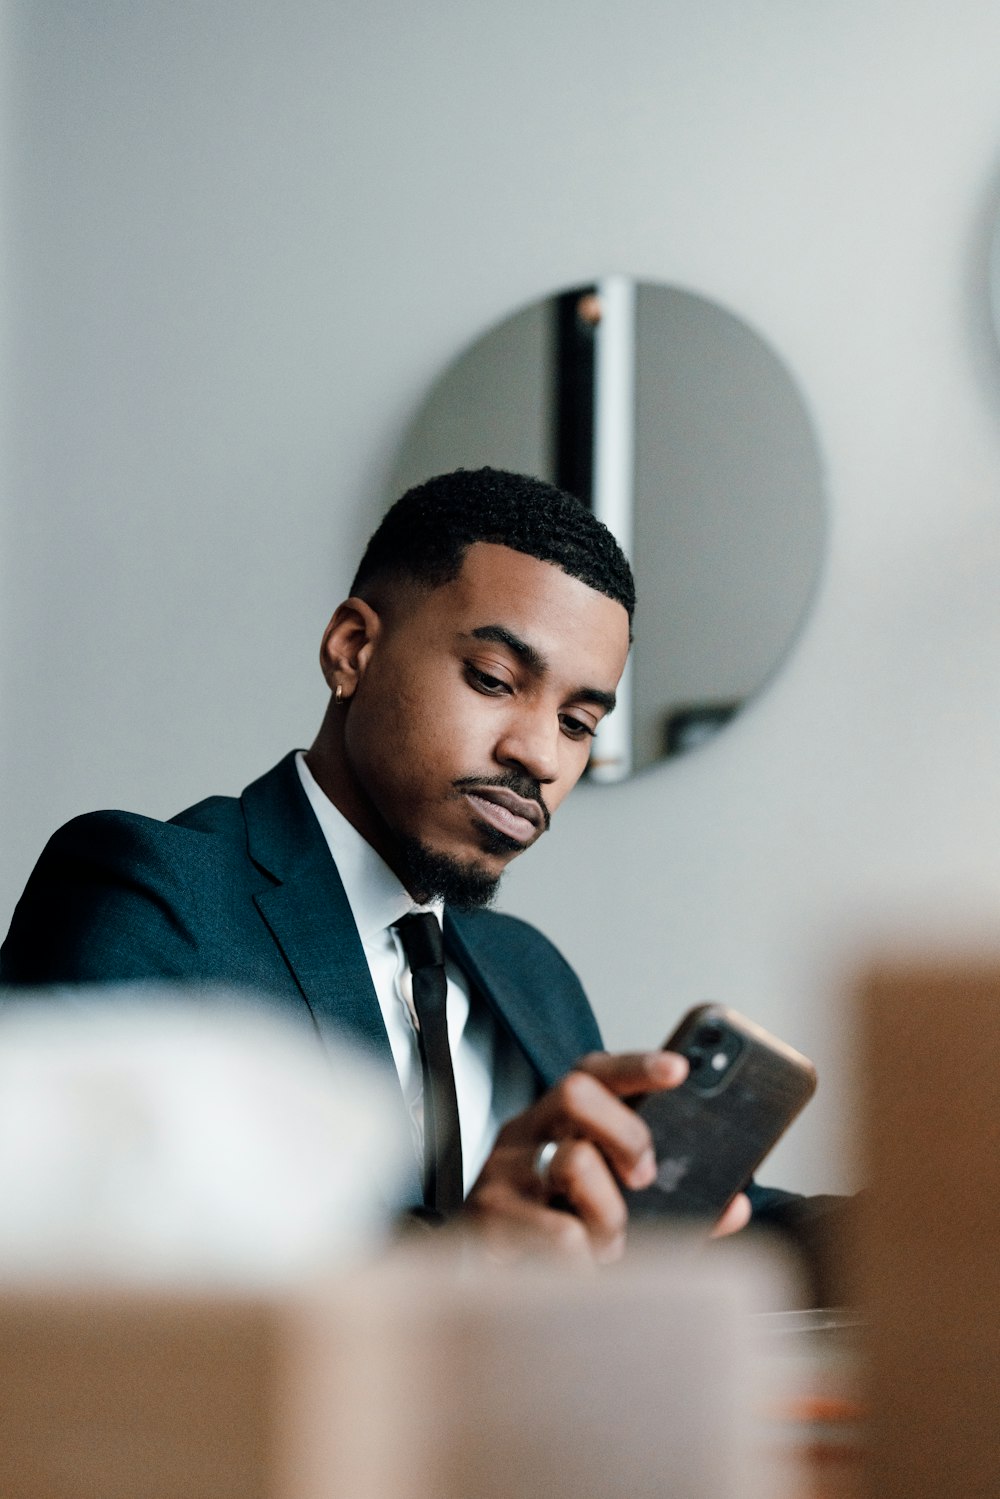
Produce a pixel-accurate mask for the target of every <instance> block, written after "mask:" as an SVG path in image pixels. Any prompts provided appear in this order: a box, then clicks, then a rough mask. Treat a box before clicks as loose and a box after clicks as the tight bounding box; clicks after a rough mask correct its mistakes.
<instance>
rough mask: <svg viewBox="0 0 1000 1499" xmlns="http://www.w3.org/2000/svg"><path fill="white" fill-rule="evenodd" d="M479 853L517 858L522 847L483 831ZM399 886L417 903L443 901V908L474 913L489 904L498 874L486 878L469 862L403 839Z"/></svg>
mask: <svg viewBox="0 0 1000 1499" xmlns="http://www.w3.org/2000/svg"><path fill="white" fill-rule="evenodd" d="M479 841H480V843H481V845H482V848H483V852H484V853H492V854H519V853H520V852H521V851H522V847H523V845H522V844H520V843H518V842H517V841H516V840H515V839H514V838H508V837H507V835H506V833H501V832H499V831H498V830H497V829H496V828H490V827H485V826H484V827H483V828H482V829H481V831H480V839H479ZM399 855H400V862H401V864H402V866H403V883H404V885H405V886H406V888H407V890H410V891H411V892H413V893H414V894H415V895H416V894H418V893H419V898H420V900H421V901H428V900H443V901H444V903H445V905H446V906H457V907H458V908H459V910H464V911H478V910H482V908H483V907H484V906H488V905H490V904H491V903H492V901H493V899H494V897H495V896H496V893H497V891H498V890H499V888H500V880H501V878H502V874H489V873H487V871H486V870H484V869H482V868H481V867H480V866H479V865H478V864H476V863H475V862H473V861H472V860H462V859H453V858H452V857H451V856H450V855H448V854H439V853H437V852H436V851H435V850H434V849H432V848H428V847H427V845H426V843H421V841H420V839H419V838H403V839H402V840H401V841H400V845H399Z"/></svg>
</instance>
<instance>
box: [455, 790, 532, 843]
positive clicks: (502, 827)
mask: <svg viewBox="0 0 1000 1499" xmlns="http://www.w3.org/2000/svg"><path fill="white" fill-rule="evenodd" d="M465 796H466V798H467V800H468V801H469V802H471V804H472V806H473V809H474V810H475V812H476V815H477V816H479V817H481V818H482V819H483V821H484V822H488V823H489V825H490V827H493V828H496V829H497V831H498V832H500V833H506V834H507V836H508V838H514V839H516V840H517V842H518V843H530V842H531V840H532V838H534V837H535V835H536V834H537V833H540V832H541V831H542V829H543V828H544V826H545V819H544V818H543V816H542V809H541V807H540V806H539V805H538V803H537V802H533V801H529V800H528V799H527V797H524V796H518V794H517V792H516V791H509V790H508V789H507V788H506V787H505V786H481V787H477V788H476V789H475V790H471V791H466V792H465Z"/></svg>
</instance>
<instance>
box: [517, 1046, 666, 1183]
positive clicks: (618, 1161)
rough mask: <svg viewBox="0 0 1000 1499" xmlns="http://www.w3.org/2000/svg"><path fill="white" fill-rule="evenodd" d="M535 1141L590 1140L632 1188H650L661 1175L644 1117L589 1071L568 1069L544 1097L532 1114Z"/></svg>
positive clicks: (622, 1179)
mask: <svg viewBox="0 0 1000 1499" xmlns="http://www.w3.org/2000/svg"><path fill="white" fill-rule="evenodd" d="M532 1126H533V1128H534V1129H535V1130H537V1131H538V1133H537V1134H534V1135H533V1136H531V1138H532V1139H534V1140H536V1141H537V1140H545V1139H546V1138H548V1139H553V1140H565V1139H571V1140H572V1139H582V1140H590V1141H591V1142H592V1143H593V1144H594V1145H596V1146H597V1148H598V1150H600V1151H601V1153H602V1154H603V1155H604V1157H605V1158H606V1160H607V1161H608V1163H609V1165H610V1166H611V1168H612V1170H613V1171H614V1173H615V1175H616V1176H617V1177H618V1178H619V1180H620V1181H622V1182H624V1183H625V1185H626V1186H628V1187H635V1188H641V1187H648V1186H649V1184H650V1182H651V1181H652V1180H653V1178H654V1177H655V1175H656V1158H655V1156H654V1153H653V1138H652V1135H651V1134H650V1132H649V1126H648V1125H647V1124H646V1122H645V1120H643V1119H640V1117H639V1115H638V1114H637V1113H636V1112H635V1110H634V1109H630V1108H629V1106H628V1104H626V1103H623V1102H622V1100H621V1099H620V1098H616V1097H615V1095H614V1093H612V1092H610V1091H609V1090H608V1088H606V1087H605V1086H604V1084H603V1083H602V1082H599V1081H598V1080H597V1078H596V1077H593V1076H591V1075H590V1074H589V1073H586V1072H568V1073H567V1074H566V1076H565V1077H564V1078H562V1079H560V1081H559V1082H558V1083H556V1085H555V1087H554V1088H551V1089H550V1090H549V1092H548V1093H547V1094H546V1095H545V1097H544V1098H542V1099H541V1100H540V1101H539V1103H538V1104H536V1105H535V1109H534V1112H533V1117H532Z"/></svg>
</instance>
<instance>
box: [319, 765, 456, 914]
mask: <svg viewBox="0 0 1000 1499" xmlns="http://www.w3.org/2000/svg"><path fill="white" fill-rule="evenodd" d="M295 764H296V767H297V769H298V772H299V779H300V780H301V782H302V789H303V791H304V792H305V794H306V796H307V797H308V798H309V805H310V806H311V807H312V809H313V812H314V813H315V814H316V820H317V822H318V823H319V825H320V830H321V832H322V834H323V837H324V838H325V839H326V842H327V846H328V848H329V850H330V853H331V854H332V856H333V861H334V863H335V864H336V866H337V872H338V873H339V875H340V878H341V880H342V881H343V884H344V891H345V893H346V895H347V899H348V902H349V904H350V907H351V914H352V915H353V917H354V923H355V925H356V927H357V929H358V933H359V935H360V937H361V940H362V942H364V941H366V940H367V939H369V938H372V937H375V936H376V935H377V934H378V933H380V932H383V931H385V929H386V927H390V926H392V925H393V923H394V922H396V921H399V920H400V919H401V918H402V917H403V916H406V915H407V914H408V912H410V911H433V912H434V914H435V915H436V916H437V919H438V921H439V922H440V920H441V917H442V914H443V909H444V902H443V901H440V900H437V901H431V902H429V903H428V904H427V905H424V906H420V905H418V904H417V903H416V901H415V900H414V899H413V896H412V895H411V894H410V893H409V891H408V890H407V889H406V887H405V886H404V885H403V884H402V883H401V881H400V880H399V879H398V878H397V877H396V875H394V874H393V872H392V870H391V869H390V868H389V866H388V864H387V863H386V862H385V860H384V859H383V858H381V857H380V855H379V854H377V853H376V852H375V850H374V849H373V848H372V846H371V844H370V843H368V842H367V840H366V839H364V838H362V836H361V834H360V833H359V832H358V830H357V828H356V827H354V826H353V824H352V823H350V822H348V820H347V818H346V817H345V816H344V814H343V813H342V812H341V811H339V809H338V808H337V807H335V806H334V804H333V802H332V801H331V800H330V798H329V797H328V796H327V795H326V793H325V792H324V791H322V790H321V789H320V787H319V786H318V785H317V783H316V780H315V779H314V777H313V775H312V772H311V771H310V769H309V767H308V765H307V764H306V759H305V755H304V754H303V752H302V750H299V752H298V754H297V755H296V756H295Z"/></svg>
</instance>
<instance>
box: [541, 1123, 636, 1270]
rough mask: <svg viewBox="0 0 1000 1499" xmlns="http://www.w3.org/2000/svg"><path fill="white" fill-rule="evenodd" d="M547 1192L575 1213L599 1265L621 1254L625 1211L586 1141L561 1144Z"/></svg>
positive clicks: (613, 1183)
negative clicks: (564, 1202)
mask: <svg viewBox="0 0 1000 1499" xmlns="http://www.w3.org/2000/svg"><path fill="white" fill-rule="evenodd" d="M548 1184H549V1187H550V1188H551V1190H552V1191H553V1192H554V1193H555V1194H556V1195H557V1196H558V1197H560V1198H562V1199H563V1200H564V1201H566V1202H567V1203H568V1204H569V1206H570V1207H571V1208H572V1209H573V1211H574V1212H575V1213H576V1215H577V1217H578V1218H579V1219H580V1221H581V1222H582V1223H583V1225H584V1227H585V1228H586V1230H587V1233H588V1234H589V1236H590V1240H591V1246H592V1248H593V1252H594V1257H595V1258H596V1259H597V1260H599V1261H600V1262H601V1263H602V1264H607V1263H610V1261H612V1260H616V1259H619V1258H620V1257H621V1255H622V1254H623V1253H624V1250H625V1229H626V1227H627V1224H628V1211H627V1209H626V1207H625V1202H624V1199H623V1198H622V1194H621V1192H620V1191H619V1190H618V1184H617V1183H616V1181H615V1179H614V1177H613V1176H612V1174H611V1171H610V1169H609V1167H608V1163H607V1161H606V1160H605V1159H604V1157H603V1156H602V1155H601V1153H600V1151H599V1150H597V1148H596V1147H595V1146H594V1145H592V1144H591V1143H590V1141H589V1140H564V1141H563V1142H562V1144H561V1145H560V1146H559V1149H558V1150H557V1151H556V1153H555V1155H554V1156H553V1157H552V1160H551V1163H550V1165H549V1171H548Z"/></svg>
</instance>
